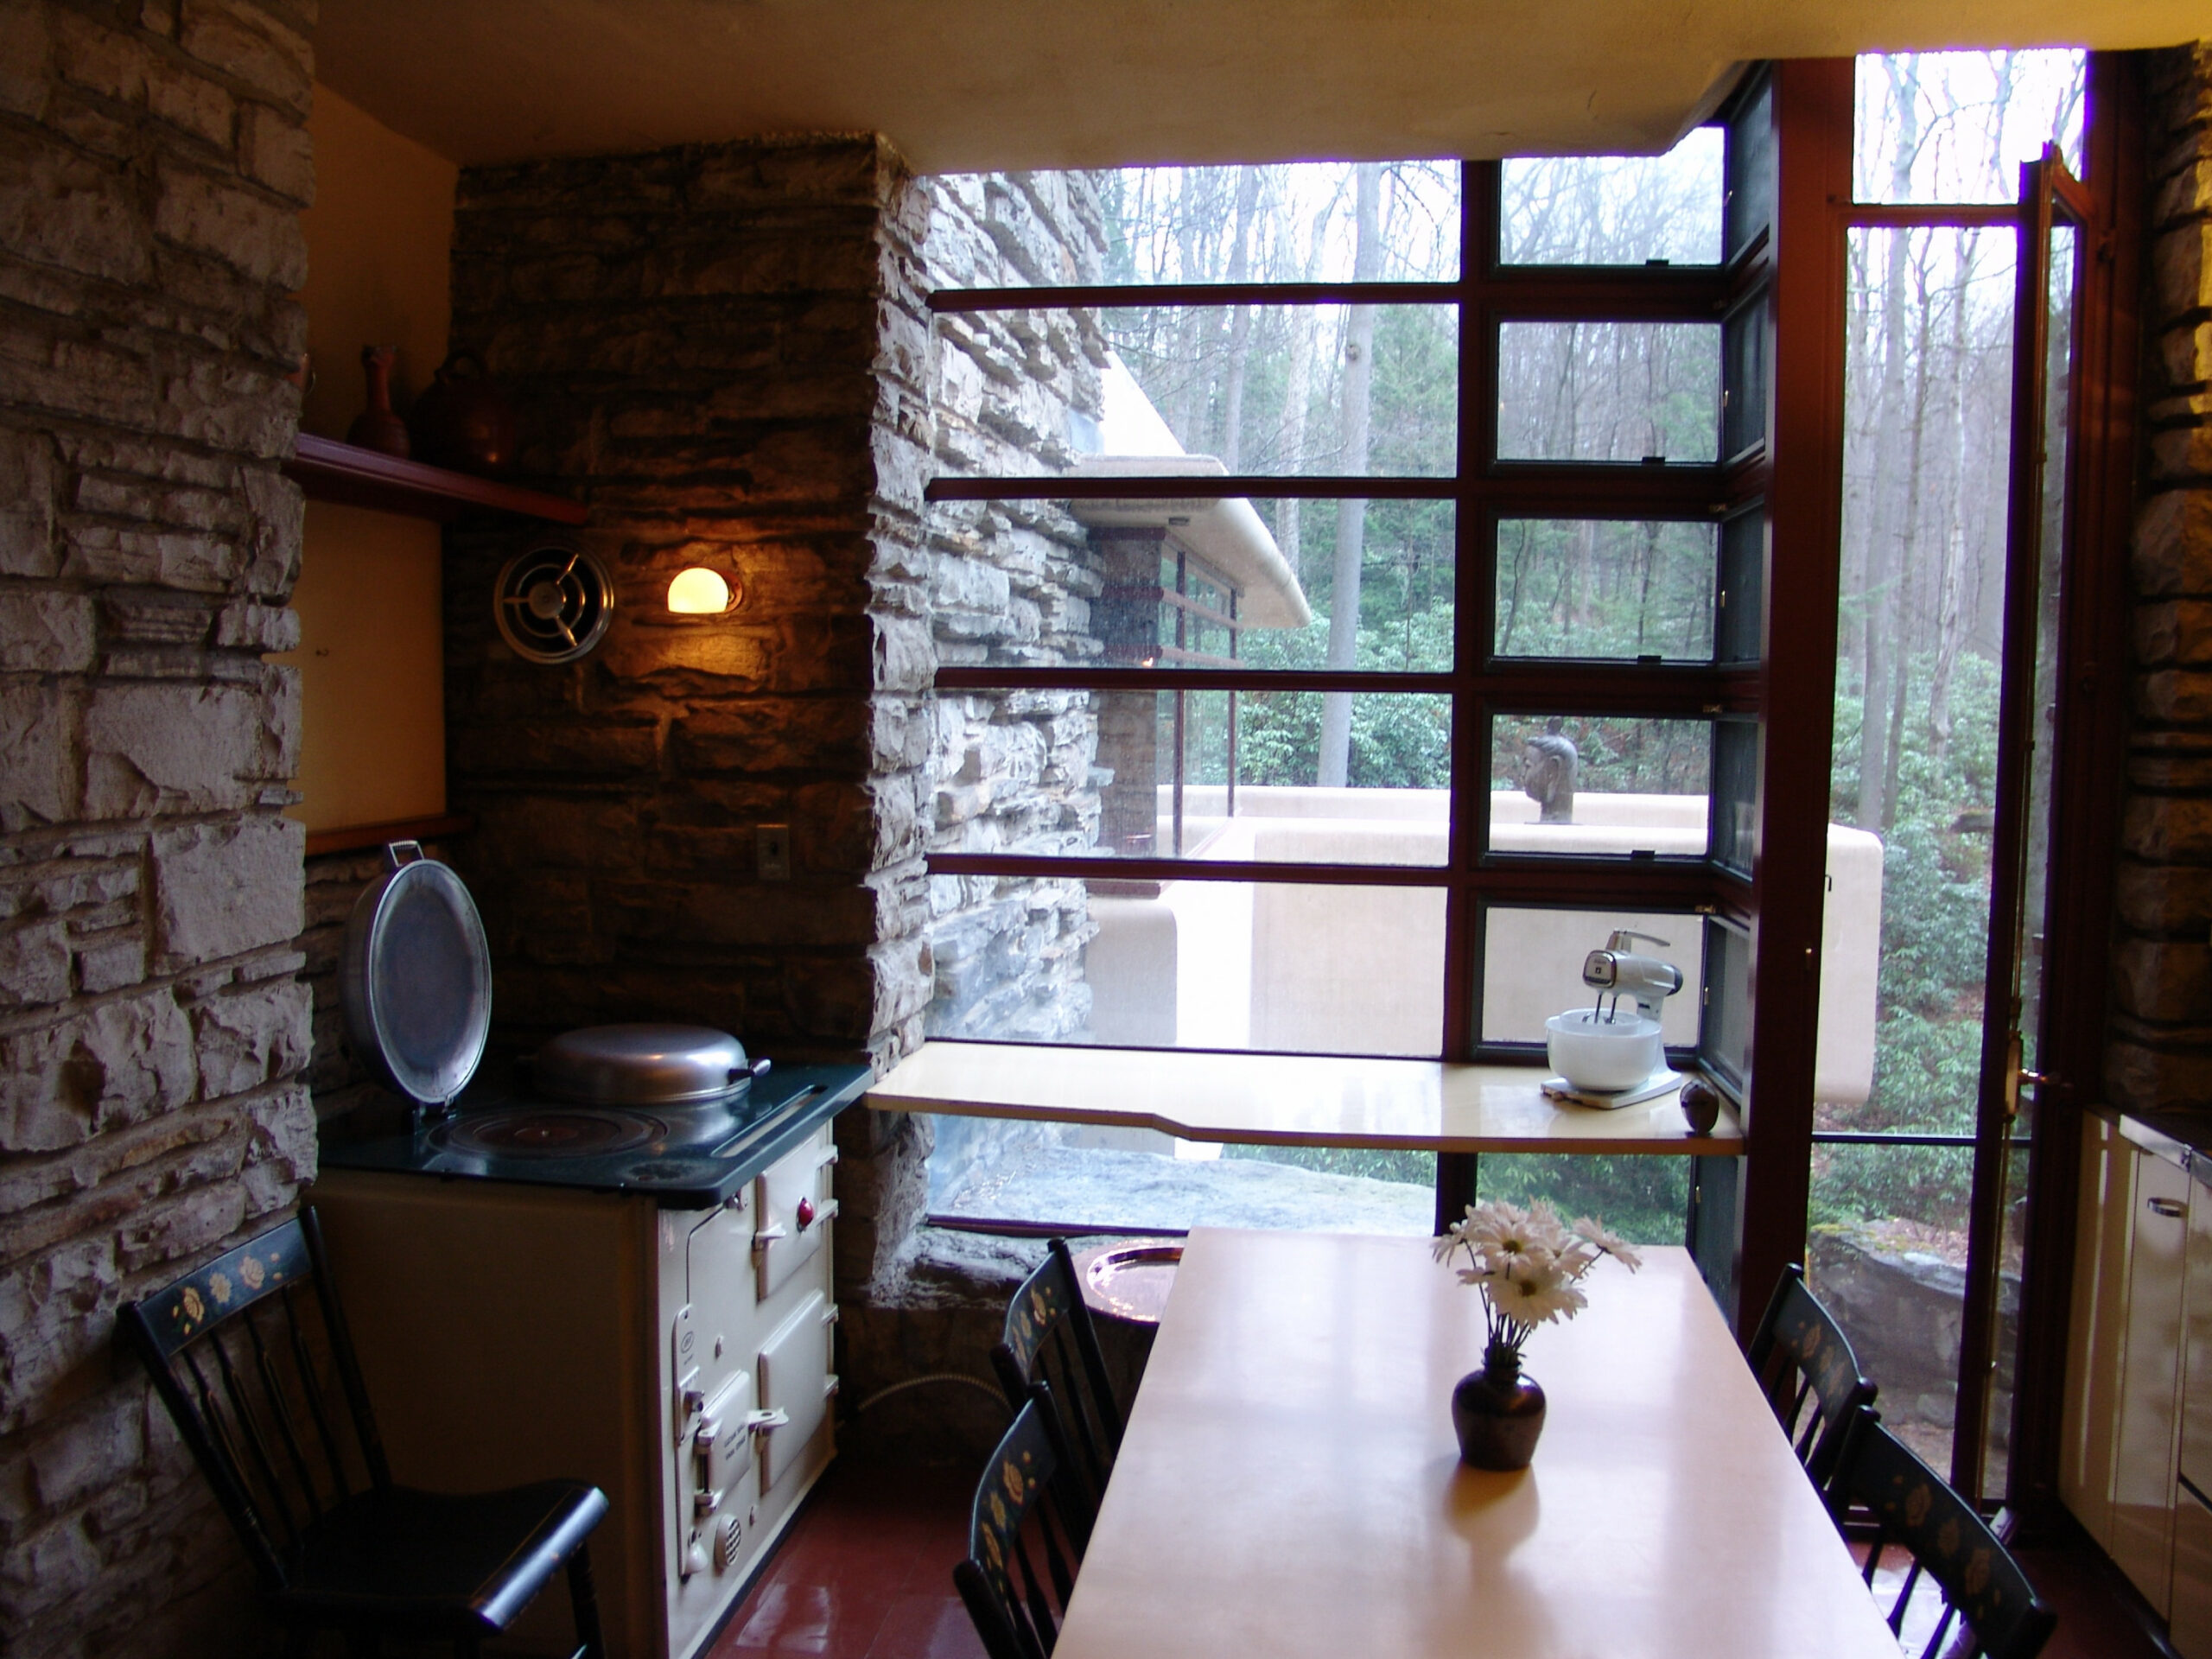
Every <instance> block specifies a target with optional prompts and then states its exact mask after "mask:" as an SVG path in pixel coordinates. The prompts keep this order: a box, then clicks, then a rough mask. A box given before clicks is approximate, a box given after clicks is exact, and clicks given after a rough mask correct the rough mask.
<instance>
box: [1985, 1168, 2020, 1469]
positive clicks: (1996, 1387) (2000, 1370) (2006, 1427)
mask: <svg viewBox="0 0 2212 1659" xmlns="http://www.w3.org/2000/svg"><path fill="white" fill-rule="evenodd" d="M2027 1240H2028V1154H2027V1149H2026V1148H2025V1147H2020V1148H2018V1150H2016V1151H2013V1152H2011V1153H2009V1154H2006V1155H2005V1232H2004V1237H2003V1239H2002V1240H2001V1242H2000V1243H1999V1254H1998V1259H1997V1376H1996V1381H1995V1383H1993V1386H1992V1387H1991V1389H1990V1397H1989V1433H1988V1435H1987V1437H1986V1446H1987V1450H1986V1452H1984V1454H1983V1462H1982V1470H1981V1496H1982V1497H1984V1498H1986V1499H1990V1500H1993V1501H1994V1500H1999V1499H2002V1498H2003V1497H2005V1481H2006V1479H2007V1478H2009V1476H2010V1475H2011V1472H2012V1389H2013V1378H2014V1377H2015V1376H2017V1375H2018V1362H2019V1353H2020V1269H2021V1264H2022V1263H2023V1262H2024V1261H2025V1260H2026V1255H2027Z"/></svg>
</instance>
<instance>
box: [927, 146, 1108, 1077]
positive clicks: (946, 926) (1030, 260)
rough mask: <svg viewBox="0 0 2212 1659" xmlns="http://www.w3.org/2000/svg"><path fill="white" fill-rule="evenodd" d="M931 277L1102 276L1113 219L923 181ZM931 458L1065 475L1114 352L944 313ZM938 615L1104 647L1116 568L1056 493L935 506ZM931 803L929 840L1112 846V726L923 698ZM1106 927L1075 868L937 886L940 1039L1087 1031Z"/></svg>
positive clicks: (1021, 183)
mask: <svg viewBox="0 0 2212 1659" xmlns="http://www.w3.org/2000/svg"><path fill="white" fill-rule="evenodd" d="M927 188H928V191H929V197H930V200H931V213H930V219H929V226H928V241H927V243H926V245H925V263H926V266H927V270H928V276H929V281H930V283H931V287H933V288H944V289H965V288H1001V287H1009V288H1010V287H1021V286H1025V285H1031V284H1035V283H1096V281H1097V280H1098V279H1099V274H1100V270H1101V265H1102V260H1103V256H1104V252H1105V233H1104V227H1103V220H1102V219H1101V217H1100V213H1099V208H1098V202H1097V198H1096V193H1095V191H1094V189H1093V188H1092V187H1091V181H1090V176H1089V175H1084V174H1066V173H1048V174H989V175H978V174H970V175H960V176H951V177H945V178H941V179H937V180H934V181H931V183H930V184H929V186H928V187H927ZM936 327H937V334H938V375H937V378H936V382H935V386H934V394H935V395H934V404H935V413H936V433H937V442H936V450H935V456H934V461H935V466H936V469H937V471H938V472H939V473H941V474H945V475H947V476H951V477H958V476H963V475H987V476H999V477H1006V476H1009V475H1011V476H1017V477H1018V476H1022V475H1026V474H1040V473H1041V474H1054V473H1065V472H1067V471H1068V470H1070V469H1071V467H1072V465H1073V463H1074V462H1075V461H1076V459H1077V456H1078V455H1079V454H1083V453H1084V452H1086V451H1089V450H1095V449H1096V447H1097V438H1096V433H1097V421H1098V418H1099V416H1100V414H1101V401H1102V400H1101V397H1100V392H1099V385H1098V377H1099V372H1100V371H1101V370H1102V369H1103V368H1104V367H1105V365H1106V345H1105V340H1104V337H1103V334H1101V333H1100V331H1099V327H1098V320H1097V316H1096V314H1095V313H1093V312H1088V311H1034V312H1029V311H1014V312H1003V311H1001V312H983V313H978V314H973V315H946V316H943V317H940V318H938V319H937V323H936ZM929 526H930V537H929V559H930V563H929V620H930V632H931V637H932V639H933V642H934V644H935V645H936V649H937V655H938V661H939V662H941V663H944V664H948V665H963V666H964V665H970V664H987V663H988V664H992V665H994V666H1001V667H1003V666H1021V667H1054V668H1057V667H1065V666H1068V665H1071V664H1091V663H1095V662H1096V661H1097V660H1098V658H1099V656H1100V652H1101V647H1100V644H1099V640H1098V638H1097V634H1096V628H1095V626H1094V624H1093V621H1092V617H1091V603H1092V601H1094V600H1096V598H1097V597H1098V595H1099V593H1100V590H1101V589H1102V588H1103V585H1104V578H1103V563H1102V561H1101V557H1100V555H1099V554H1098V553H1097V552H1096V550H1094V549H1093V547H1092V546H1091V544H1090V538H1089V536H1088V533H1087V532H1086V531H1084V527H1083V526H1082V525H1081V524H1077V522H1076V521H1075V519H1074V518H1071V516H1070V515H1069V514H1068V512H1067V511H1066V509H1065V507H1064V506H1063V505H1060V504H1058V503H1056V502H1046V501H1001V502H949V503H943V504H940V505H938V506H936V507H935V508H933V509H932V510H931V516H930V520H929ZM931 720H932V723H931V747H930V769H929V780H928V781H929V784H930V788H931V794H930V798H929V800H928V801H927V802H926V803H925V804H924V817H925V822H926V823H927V825H928V840H929V847H930V849H931V851H933V852H976V853H996V852H1017V851H1018V852H1026V853H1077V852H1084V851H1087V850H1088V849H1090V848H1092V847H1095V846H1096V844H1097V842H1098V832H1099V819H1100V814H1101V805H1100V799H1099V794H1100V789H1101V786H1102V784H1103V781H1104V780H1103V778H1102V776H1101V774H1100V773H1099V772H1098V769H1097V766H1096V759H1097V750H1098V720H1097V715H1096V710H1095V709H1094V708H1093V706H1092V699H1091V697H1090V695H1089V694H1088V693H1085V692H1080V691H1019V692H959V693H954V692H946V693H943V694H941V695H939V696H938V697H937V698H936V700H935V702H934V703H933V705H932V708H931ZM1095 931H1096V929H1095V928H1094V927H1093V925H1092V924H1091V922H1090V905H1089V900H1088V895H1087V893H1086V891H1085V888H1084V885H1083V884H1082V883H1080V882H1076V881H1039V880H1033V879H1027V878H1021V879H1003V878H995V877H990V876H938V877H935V878H933V879H932V880H931V882H930V930H929V932H930V945H931V955H932V957H933V958H934V960H935V963H936V969H937V984H936V991H935V995H934V996H933V997H932V998H931V1003H930V1007H929V1013H928V1021H927V1023H928V1029H929V1032H930V1034H931V1035H932V1036H953V1037H990V1038H1000V1039H1016V1040H1027V1041H1035V1042H1052V1041H1055V1040H1065V1039H1069V1038H1071V1037H1074V1036H1076V1035H1077V1033H1081V1032H1082V1031H1084V1029H1085V1027H1088V1026H1089V1024H1090V990H1089V988H1088V987H1087V986H1086V985H1085V984H1084V977H1083V947H1084V945H1085V944H1087V943H1088V942H1089V941H1090V938H1091V935H1092V934H1093V933H1094V932H1095Z"/></svg>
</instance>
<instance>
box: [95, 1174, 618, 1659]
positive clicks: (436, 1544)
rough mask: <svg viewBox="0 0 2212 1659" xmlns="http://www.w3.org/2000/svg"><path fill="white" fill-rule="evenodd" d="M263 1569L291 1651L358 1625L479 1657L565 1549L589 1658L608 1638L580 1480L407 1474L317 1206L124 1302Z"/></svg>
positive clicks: (197, 1454) (182, 1423)
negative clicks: (379, 1414) (449, 1487)
mask: <svg viewBox="0 0 2212 1659" xmlns="http://www.w3.org/2000/svg"><path fill="white" fill-rule="evenodd" d="M119 1317H120V1319H121V1322H122V1326H123V1329H124V1331H125V1332H128V1333H129V1337H130V1342H131V1344H132V1345H133V1346H134V1347H135V1348H136V1349H137V1351H138V1357H140V1358H141V1359H142V1360H143V1361H144V1362H145V1365H146V1369H147V1370H148V1371H149V1372H150V1373H151V1374H152V1376H153V1380H154V1387H155V1389H156V1391H157V1392H158V1393H159V1394H160V1395H161V1396H162V1404H163V1405H165V1406H167V1407H168V1411H169V1415H170V1416H171V1417H172V1418H174V1419H175V1422H176V1426H177V1431H178V1433H180V1434H181V1436H182V1437H183V1440H184V1443H185V1444H186V1445H187V1446H189V1447H190V1448H191V1450H192V1455H193V1457H194V1459H195V1460H196V1461H197V1462H198V1463H199V1465H200V1472H201V1473H202V1474H203V1475H205V1476H206V1477H207V1482H208V1484H210V1485H212V1486H213V1488H214V1489H215V1496H216V1497H217V1498H218V1499H219V1501H220V1502H221V1503H222V1506H223V1510H224V1513H225V1514H226V1515H227V1516H229V1517H230V1522H231V1524H232V1527H234V1528H235V1529H237V1531H238V1538H239V1540H240V1541H242V1542H243V1543H244V1544H245V1549H246V1554H248V1555H249V1556H250V1557H251V1559H252V1561H253V1564H254V1567H255V1569H256V1571H257V1573H259V1575H260V1579H261V1585H262V1590H263V1592H264V1596H265V1597H266V1599H267V1604H268V1606H269V1610H270V1614H271V1616H272V1617H273V1618H275V1619H276V1620H277V1623H278V1624H280V1625H282V1626H283V1627H284V1629H285V1630H286V1631H287V1637H286V1643H285V1651H286V1653H287V1654H289V1655H293V1656H299V1655H304V1654H305V1653H307V1652H308V1649H309V1647H310V1645H311V1644H312V1643H313V1641H314V1637H315V1632H316V1631H317V1630H341V1631H343V1632H345V1633H346V1637H347V1643H348V1649H349V1651H351V1652H353V1653H357V1654H359V1653H370V1654H372V1653H374V1652H375V1651H376V1649H377V1645H378V1642H379V1640H380V1639H381V1638H382V1637H384V1636H385V1635H386V1634H398V1635H407V1636H412V1637H439V1638H443V1639H446V1640H449V1641H451V1642H452V1643H453V1644H454V1651H455V1652H456V1653H459V1654H461V1655H464V1656H470V1655H474V1654H475V1653H476V1652H477V1650H478V1645H479V1643H480V1642H481V1641H482V1640H483V1639H484V1638H485V1637H489V1636H495V1635H497V1634H499V1632H500V1631H501V1630H505V1628H506V1627H507V1625H508V1624H509V1623H510V1622H511V1621H512V1619H513V1618H514V1617H515V1616H516V1615H517V1614H518V1613H519V1612H520V1611H522V1610H523V1608H524V1606H526V1605H529V1603H530V1601H531V1599H532V1598H533V1597H535V1596H536V1595H537V1592H538V1591H539V1590H540V1589H542V1588H543V1586H544V1585H545V1583H546V1581H547V1580H549V1579H550V1578H551V1577H552V1576H553V1574H554V1573H555V1572H556V1570H557V1569H559V1568H560V1567H562V1565H563V1563H564V1562H565V1563H566V1565H567V1567H568V1578H569V1598H570V1600H571V1602H572V1604H573V1607H574V1611H575V1631H576V1638H577V1642H578V1646H577V1648H576V1649H575V1659H601V1656H603V1655H604V1653H605V1651H606V1649H605V1647H604V1645H603V1643H601V1637H600V1628H599V1607H598V1602H597V1599H596V1598H595V1596H594V1592H593V1589H592V1578H591V1561H590V1557H589V1554H588V1552H587V1550H586V1548H585V1539H586V1537H587V1535H588V1534H589V1533H590V1531H591V1529H593V1528H594V1527H595V1526H597V1525H598V1524H599V1522H600V1518H601V1516H604V1515H605V1514H606V1513H607V1498H606V1497H605V1495H604V1494H603V1493H601V1491H600V1490H599V1489H598V1488H597V1487H596V1486H592V1485H588V1484H585V1483H583V1482H582V1481H565V1480H554V1481H541V1482H539V1483H537V1484H534V1485H529V1486H518V1487H515V1488H512V1490H510V1491H502V1492H486V1493H483V1494H480V1495H477V1496H472V1497H448V1496H443V1495H441V1494H438V1493H434V1492H423V1491H414V1490H411V1489H410V1488H408V1487H404V1486H396V1485H394V1484H392V1479H391V1471H390V1469H389V1468H388V1467H387V1466H386V1465H385V1453H384V1446H383V1443H382V1441H381V1440H378V1435H377V1428H376V1421H375V1419H374V1418H373V1417H372V1415H371V1414H370V1411H369V1401H368V1395H367V1393H366V1391H365V1389H364V1388H363V1387H362V1383H361V1374H360V1369H359V1366H358V1365H357V1364H356V1363H355V1361H354V1357H353V1344H352V1341H351V1340H350V1338H348V1337H347V1335H346V1324H345V1318H344V1315H343V1313H341V1311H340V1307H339V1305H338V1299H337V1294H336V1291H335V1288H334V1286H333V1284H332V1282H331V1279H330V1274H329V1271H328V1266H327V1262H326V1260H325V1257H324V1253H323V1246H322V1234H321V1230H320V1228H318V1226H317V1225H316V1223H315V1212H314V1211H312V1210H310V1211H307V1212H306V1213H304V1214H303V1215H302V1216H300V1217H297V1218H296V1219H294V1220H291V1221H288V1222H286V1223H284V1224H283V1225H282V1226H280V1227H277V1228H274V1229H272V1230H270V1231H268V1232H265V1233H264V1234H262V1235H261V1236H259V1237H257V1238H255V1239H253V1240H252V1241H251V1242H250V1243H245V1244H241V1245H239V1246H238V1248H237V1249H234V1250H232V1251H231V1252H230V1253H229V1254H228V1255H223V1256H219V1257H218V1258H217V1259H216V1260H215V1261H213V1262H209V1263H208V1264H207V1266H205V1267H203V1268H199V1269H197V1270H196V1271H194V1272H192V1273H188V1274H186V1275H185V1276H184V1277H183V1278H181V1279H179V1280H177V1281H175V1283H174V1284H171V1285H169V1286H168V1287H166V1288H164V1289H162V1290H160V1291H156V1293H155V1294H152V1295H150V1296H149V1297H147V1298H145V1300H143V1301H138V1302H133V1303H131V1304H130V1306H126V1307H124V1309H123V1310H122V1313H121V1314H120V1316H119Z"/></svg>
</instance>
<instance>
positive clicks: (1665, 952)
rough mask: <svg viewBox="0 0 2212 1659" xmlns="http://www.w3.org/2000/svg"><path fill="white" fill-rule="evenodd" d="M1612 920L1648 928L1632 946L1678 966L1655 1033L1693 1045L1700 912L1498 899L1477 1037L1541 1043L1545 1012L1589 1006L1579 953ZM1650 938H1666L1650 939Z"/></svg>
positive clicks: (1488, 933)
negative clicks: (1552, 906)
mask: <svg viewBox="0 0 2212 1659" xmlns="http://www.w3.org/2000/svg"><path fill="white" fill-rule="evenodd" d="M1616 928H1627V929H1630V930H1631V931H1635V932H1637V933H1643V934H1646V935H1648V936H1649V938H1646V939H1645V940H1643V941H1642V942H1640V943H1638V944H1637V945H1636V946H1635V947H1634V948H1635V950H1637V953H1638V954H1639V955H1643V956H1650V957H1659V958H1660V959H1661V960H1662V961H1665V962H1671V963H1674V964H1675V967H1677V968H1679V969H1681V971H1682V988H1681V990H1679V991H1677V992H1676V993H1675V995H1672V996H1669V997H1668V998H1666V999H1665V1000H1664V1001H1663V1002H1662V1004H1661V1005H1660V1011H1659V1027H1660V1034H1661V1038H1662V1040H1663V1041H1664V1042H1665V1043H1666V1044H1667V1046H1669V1047H1670V1048H1671V1047H1681V1048H1688V1047H1690V1046H1694V1044H1695V1043H1696V1041H1697V1036H1698V1029H1697V1028H1698V1009H1699V1005H1700V1002H1701V1001H1703V995H1704V994H1703V989H1702V987H1703V985H1704V974H1705V931H1704V927H1703V925H1702V922H1701V919H1700V918H1698V917H1695V916H1689V915H1684V914H1681V913H1680V912H1676V913H1673V914H1665V915H1662V914H1659V913H1657V912H1642V913H1636V914H1631V913H1630V912H1623V911H1607V910H1565V909H1558V910H1537V909H1534V908H1529V909H1522V908H1518V907H1514V906H1504V905H1492V906H1490V907H1489V908H1488V910H1487V911H1486V912H1484V921H1483V1006H1482V1040H1483V1041H1484V1042H1485V1043H1535V1044H1539V1045H1541V1043H1542V1042H1543V1041H1544V1036H1545V1033H1544V1021H1545V1020H1548V1019H1550V1018H1551V1017H1552V1016H1553V1015H1554V1014H1565V1013H1567V1012H1569V1011H1570V1010H1572V1009H1575V1008H1587V1007H1590V1006H1591V1005H1592V1002H1593V1001H1595V1000H1596V997H1597V995H1598V994H1597V992H1596V991H1594V990H1592V988H1590V987H1589V986H1587V985H1585V984H1584V983H1583V982H1582V961H1583V958H1584V957H1586V956H1588V955H1589V954H1590V952H1591V951H1592V950H1597V949H1599V947H1600V946H1602V945H1603V944H1605V940H1606V938H1607V937H1608V936H1609V935H1610V934H1611V932H1612V931H1614V930H1615V929H1616ZM1656 939H1664V940H1667V941H1669V943H1667V944H1654V943H1652V940H1656ZM1484 1161H1485V1162H1487V1161H1488V1160H1487V1158H1485V1160H1484Z"/></svg>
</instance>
